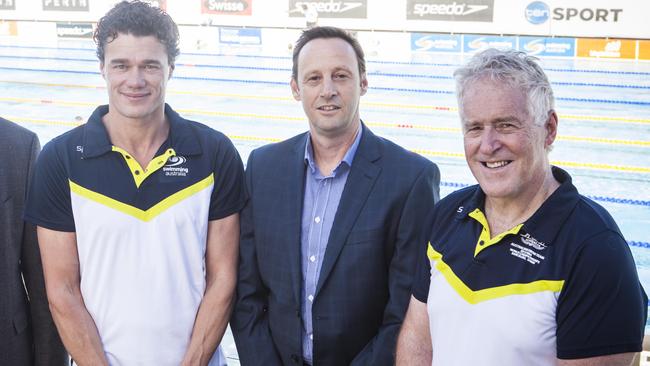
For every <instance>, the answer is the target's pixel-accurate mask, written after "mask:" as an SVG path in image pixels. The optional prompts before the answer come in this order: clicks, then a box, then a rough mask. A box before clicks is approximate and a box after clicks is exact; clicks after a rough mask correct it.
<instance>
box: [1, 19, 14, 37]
mask: <svg viewBox="0 0 650 366" xmlns="http://www.w3.org/2000/svg"><path fill="white" fill-rule="evenodd" d="M17 35H18V27H16V22H15V21H13V20H10V21H0V36H17Z"/></svg>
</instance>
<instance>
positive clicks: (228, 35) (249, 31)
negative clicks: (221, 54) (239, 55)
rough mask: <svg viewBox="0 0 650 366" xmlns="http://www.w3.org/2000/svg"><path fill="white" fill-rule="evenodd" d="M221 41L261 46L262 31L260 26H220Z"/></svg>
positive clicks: (223, 42)
mask: <svg viewBox="0 0 650 366" xmlns="http://www.w3.org/2000/svg"><path fill="white" fill-rule="evenodd" d="M219 43H222V44H232V45H240V46H259V45H261V44H262V31H261V30H260V28H219Z"/></svg>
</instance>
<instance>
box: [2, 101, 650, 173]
mask: <svg viewBox="0 0 650 366" xmlns="http://www.w3.org/2000/svg"><path fill="white" fill-rule="evenodd" d="M177 111H178V112H180V113H188V112H187V111H186V110H183V109H178V110H177ZM212 114H214V115H224V113H223V112H212ZM234 115H236V116H239V115H242V114H240V113H235V114H234ZM246 115H249V114H246ZM249 116H251V115H249ZM8 119H9V120H13V121H15V122H22V123H37V124H46V125H62V126H78V125H80V124H81V123H79V122H76V121H75V122H69V121H51V120H43V119H34V118H23V117H9V118H8ZM296 119H300V120H304V119H303V118H298V117H296ZM368 125H371V124H370V123H369V124H368ZM229 137H231V138H232V139H234V140H245V141H260V142H267V143H268V142H279V141H281V140H282V139H279V138H272V137H260V136H243V135H233V136H229ZM410 150H411V151H413V152H415V153H418V154H420V155H424V156H434V157H442V158H456V159H464V158H465V155H464V154H463V153H456V152H450V151H434V150H429V149H410ZM551 164H554V165H558V166H564V167H572V168H585V169H594V170H607V171H619V172H626V173H643V174H647V173H650V168H649V167H639V166H629V165H612V164H597V163H581V162H574V161H551Z"/></svg>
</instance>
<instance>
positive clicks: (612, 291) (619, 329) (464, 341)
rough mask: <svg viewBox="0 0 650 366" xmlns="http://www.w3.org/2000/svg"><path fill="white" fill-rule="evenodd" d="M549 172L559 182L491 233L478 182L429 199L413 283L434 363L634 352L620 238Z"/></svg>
mask: <svg viewBox="0 0 650 366" xmlns="http://www.w3.org/2000/svg"><path fill="white" fill-rule="evenodd" d="M553 175H554V177H555V179H556V180H557V181H559V182H560V183H561V185H560V187H559V188H558V189H557V190H556V191H555V192H554V193H553V194H552V195H551V196H550V197H549V198H548V199H547V200H546V201H545V202H544V203H543V204H542V206H541V207H540V208H539V209H538V210H537V211H536V212H535V213H534V214H533V216H532V217H530V218H529V219H528V220H526V222H524V223H521V224H519V225H516V226H515V227H513V228H512V229H511V230H508V231H506V232H504V233H501V234H499V235H496V236H492V235H490V233H489V227H488V225H487V220H486V219H485V216H484V214H483V210H484V201H485V195H484V193H483V191H482V190H481V189H480V187H479V186H478V185H476V186H472V187H468V188H465V189H462V190H459V191H457V192H454V193H452V194H450V195H449V196H447V197H445V199H443V200H441V201H440V203H438V204H437V205H436V207H435V209H434V212H433V214H432V220H431V234H430V235H429V238H430V239H429V244H428V248H427V254H426V255H425V254H424V250H423V252H422V260H421V261H420V264H419V269H418V271H417V274H416V278H415V282H414V287H413V295H414V297H415V298H416V299H418V300H419V301H421V302H425V303H427V308H428V313H429V320H430V324H429V327H430V332H431V338H432V342H433V357H434V363H435V364H444V365H447V364H499V365H523V364H526V365H536V364H540V365H544V364H554V360H555V358H556V357H557V358H562V359H577V358H586V357H594V356H600V355H608V354H616V353H624V352H638V351H640V350H641V343H642V340H643V333H644V326H645V320H646V315H647V314H646V312H647V297H646V295H645V292H644V290H643V288H642V287H641V285H640V283H639V280H638V276H637V272H636V267H635V264H634V260H633V258H632V255H631V252H630V250H629V247H628V245H627V242H626V241H625V239H624V238H623V236H622V234H621V232H620V230H619V229H618V227H617V225H616V223H615V222H614V220H613V219H612V217H611V216H610V215H609V213H608V212H607V211H606V210H605V209H604V208H603V207H601V206H599V205H598V204H596V203H595V202H593V201H591V200H589V199H588V198H586V197H584V196H581V195H580V194H578V191H577V190H576V188H575V187H574V186H573V184H572V183H571V177H570V176H569V175H568V174H567V173H566V172H565V171H563V170H561V169H559V168H556V167H553ZM470 349H471V350H472V351H471V352H467V350H470Z"/></svg>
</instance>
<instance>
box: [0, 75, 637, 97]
mask: <svg viewBox="0 0 650 366" xmlns="http://www.w3.org/2000/svg"><path fill="white" fill-rule="evenodd" d="M0 69H2V70H11V71H28V72H48V73H70V74H85V75H99V74H100V73H99V72H98V71H84V70H54V69H31V68H23V67H8V66H2V67H0ZM174 78H175V79H180V80H200V81H215V82H226V83H243V84H265V85H282V86H286V84H287V82H285V81H269V80H246V79H225V78H211V77H210V78H209V77H198V76H174ZM369 89H372V90H381V91H391V92H395V91H396V92H406V93H426V94H445V95H454V92H453V91H451V90H438V89H421V88H389V87H377V86H374V87H373V86H371V87H370V88H369ZM555 100H558V101H567V102H581V103H598V104H623V105H639V106H650V101H641V100H617V99H597V98H573V97H556V98H555Z"/></svg>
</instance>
